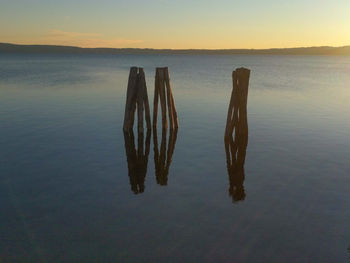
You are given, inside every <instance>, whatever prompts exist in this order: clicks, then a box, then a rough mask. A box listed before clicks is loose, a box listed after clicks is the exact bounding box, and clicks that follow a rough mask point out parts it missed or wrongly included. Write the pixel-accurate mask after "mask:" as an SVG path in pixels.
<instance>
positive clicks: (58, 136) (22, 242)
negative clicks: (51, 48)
mask: <svg viewBox="0 0 350 263" xmlns="http://www.w3.org/2000/svg"><path fill="white" fill-rule="evenodd" d="M130 66H143V67H144V69H145V73H146V79H147V85H148V93H149V99H150V104H151V111H152V109H153V92H154V75H155V67H161V66H169V70H170V77H171V81H172V88H173V94H174V98H175V102H176V107H177V111H178V118H179V124H180V127H179V130H178V132H177V134H176V138H175V139H176V141H175V142H174V143H173V146H172V144H170V146H169V145H168V144H167V143H166V144H164V146H163V148H162V147H161V142H162V135H161V131H160V130H159V131H158V133H157V136H158V137H157V140H158V141H157V142H158V145H157V146H158V147H159V148H161V150H159V151H160V153H162V152H166V149H168V148H169V147H170V148H173V149H172V150H173V153H172V156H171V160H169V162H167V163H166V162H164V163H166V165H168V168H167V169H169V170H168V172H166V171H165V172H164V171H163V172H159V170H158V172H157V173H156V169H155V158H154V154H155V150H157V149H155V147H154V135H153V134H152V135H151V136H150V137H149V138H147V136H146V134H145V138H144V139H145V141H146V145H145V146H147V139H149V155H148V156H147V154H146V155H145V156H144V158H143V159H142V160H141V162H142V165H141V166H142V169H143V170H142V169H141V170H142V171H141V170H140V168H137V169H139V170H138V172H137V173H136V175H135V170H133V169H134V168H135V167H134V168H133V167H132V164H133V162H135V160H134V159H135V158H134V159H133V158H132V156H133V154H134V156H135V153H132V149H133V147H128V145H132V143H133V141H132V140H131V139H132V138H131V139H130V138H129V139H128V138H124V134H123V132H122V125H123V118H124V107H125V99H126V87H127V82H128V75H129V68H130ZM241 66H244V67H247V68H249V69H251V78H250V86H249V95H248V125H249V137H248V147H247V149H246V156H245V164H244V178H243V179H244V180H242V178H241V179H240V180H239V182H238V184H240V185H239V187H240V191H241V194H240V195H238V196H237V195H235V194H234V193H232V191H234V189H235V187H233V188H232V186H231V185H230V182H232V180H230V178H229V174H228V170H227V166H226V153H225V144H224V131H225V125H226V117H227V109H228V105H229V100H230V96H231V90H232V79H231V73H232V70H234V69H235V68H237V67H241ZM349 117H350V58H349V57H323V56H253V55H247V56H243V55H232V56H216V55H208V56H205V55H200V56H199V55H186V56H181V55H109V56H107V55H72V56H69V55H63V56H62V55H4V54H2V55H0V164H1V165H0V262H350V162H349V157H350V121H349ZM167 138H169V134H167ZM173 139H174V136H173ZM173 139H172V141H174V140H173ZM134 141H135V145H136V146H137V142H138V136H137V132H136V129H135V138H134ZM158 147H157V148H158ZM130 151H131V152H130ZM127 153H129V155H128V154H127ZM128 156H129V157H130V158H129V159H128V158H127V157H128ZM165 156H166V155H165ZM156 159H157V158H156ZM128 161H129V166H128ZM156 163H157V162H156ZM139 164H140V163H139ZM157 167H159V165H158V164H157ZM165 168H166V167H165ZM161 169H162V168H161ZM129 170H130V171H129ZM129 172H130V173H129ZM236 183H237V182H236ZM242 191H243V194H242Z"/></svg>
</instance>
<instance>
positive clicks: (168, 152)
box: [153, 129, 177, 186]
mask: <svg viewBox="0 0 350 263" xmlns="http://www.w3.org/2000/svg"><path fill="white" fill-rule="evenodd" d="M176 139H177V129H174V130H172V129H171V130H170V134H169V141H168V147H166V143H167V130H166V129H162V140H161V144H160V149H159V148H158V137H157V131H156V130H154V132H153V143H154V166H155V173H156V180H157V183H158V184H159V185H162V186H164V185H167V184H168V174H169V168H170V164H171V160H172V156H173V153H174V150H175V144H176Z"/></svg>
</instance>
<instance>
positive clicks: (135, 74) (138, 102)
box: [123, 67, 151, 134]
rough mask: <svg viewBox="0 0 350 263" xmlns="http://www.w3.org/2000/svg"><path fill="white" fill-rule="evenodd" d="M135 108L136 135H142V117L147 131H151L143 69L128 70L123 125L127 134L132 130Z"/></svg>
mask: <svg viewBox="0 0 350 263" xmlns="http://www.w3.org/2000/svg"><path fill="white" fill-rule="evenodd" d="M136 108H137V128H138V134H143V118H144V115H145V119H146V124H147V130H151V117H150V109H149V102H148V94H147V86H146V79H145V73H144V71H143V68H137V67H132V68H130V74H129V81H128V88H127V94H126V103H125V114H124V125H123V130H124V132H129V131H131V130H132V129H133V127H134V119H135V111H136ZM144 112H145V113H144Z"/></svg>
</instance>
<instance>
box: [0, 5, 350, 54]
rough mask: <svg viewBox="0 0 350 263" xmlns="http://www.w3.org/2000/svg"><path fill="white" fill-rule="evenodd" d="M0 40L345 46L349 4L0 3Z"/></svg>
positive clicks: (107, 44) (160, 45)
mask: <svg viewBox="0 0 350 263" xmlns="http://www.w3.org/2000/svg"><path fill="white" fill-rule="evenodd" d="M0 3H1V8H0V42H7V43H18V44H56V45H72V46H81V47H116V48H118V47H140V48H174V49H182V48H184V49H189V48H196V49H197V48H208V49H227V48H272V47H281V48H285V47H300V46H325V45H330V46H344V45H350V0H293V1H286V0H284V1H282V0H265V1H263V0H217V1H214V0H192V1H191V0H187V1H186V0H100V1H91V0H84V1H83V0H75V1H74V0H73V1H72V0H70V1H68V0H60V1H57V0H45V1H44V0H0Z"/></svg>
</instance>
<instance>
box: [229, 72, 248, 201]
mask: <svg viewBox="0 0 350 263" xmlns="http://www.w3.org/2000/svg"><path fill="white" fill-rule="evenodd" d="M249 77H250V70H249V69H245V68H238V69H236V70H235V71H233V72H232V81H233V88H232V94H231V100H230V105H229V108H228V114H227V121H226V131H225V151H226V163H227V171H228V174H229V183H230V188H229V194H230V196H232V201H234V202H236V201H240V200H244V199H245V190H244V185H243V182H244V178H245V173H244V163H245V157H246V150H247V146H248V119H247V101H248V87H249ZM233 132H234V135H233Z"/></svg>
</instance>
